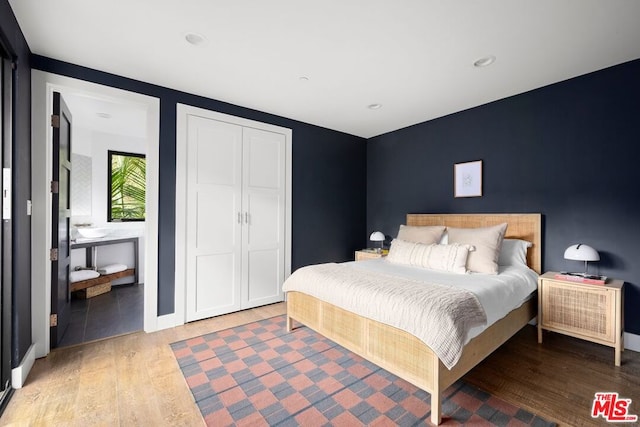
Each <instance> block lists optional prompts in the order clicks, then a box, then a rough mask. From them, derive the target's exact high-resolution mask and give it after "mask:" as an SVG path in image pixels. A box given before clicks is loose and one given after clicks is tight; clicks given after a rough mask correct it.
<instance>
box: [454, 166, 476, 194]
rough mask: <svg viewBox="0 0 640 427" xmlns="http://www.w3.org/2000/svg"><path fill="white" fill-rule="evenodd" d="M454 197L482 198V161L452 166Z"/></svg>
mask: <svg viewBox="0 0 640 427" xmlns="http://www.w3.org/2000/svg"><path fill="white" fill-rule="evenodd" d="M453 195H454V197H480V196H482V160H476V161H474V162H465V163H456V164H455V165H453Z"/></svg>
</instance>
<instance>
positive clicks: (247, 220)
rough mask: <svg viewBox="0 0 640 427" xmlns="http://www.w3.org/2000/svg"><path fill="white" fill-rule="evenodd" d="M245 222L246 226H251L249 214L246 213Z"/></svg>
mask: <svg viewBox="0 0 640 427" xmlns="http://www.w3.org/2000/svg"><path fill="white" fill-rule="evenodd" d="M244 222H245V224H247V225H249V212H245V213H244Z"/></svg>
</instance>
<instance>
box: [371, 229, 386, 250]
mask: <svg viewBox="0 0 640 427" xmlns="http://www.w3.org/2000/svg"><path fill="white" fill-rule="evenodd" d="M369 240H371V241H372V242H380V247H379V248H376V251H377V252H378V253H382V247H383V246H384V233H382V232H381V231H374V232H373V233H371V236H369Z"/></svg>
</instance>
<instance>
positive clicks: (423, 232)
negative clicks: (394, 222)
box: [398, 224, 445, 245]
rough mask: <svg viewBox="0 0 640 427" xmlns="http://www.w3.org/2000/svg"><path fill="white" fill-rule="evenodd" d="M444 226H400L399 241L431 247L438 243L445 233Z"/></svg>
mask: <svg viewBox="0 0 640 427" xmlns="http://www.w3.org/2000/svg"><path fill="white" fill-rule="evenodd" d="M444 229H445V226H444V225H404V224H401V225H400V229H399V230H398V239H400V240H404V241H405V242H415V243H422V244H425V245H430V244H432V243H438V242H439V241H440V238H441V237H442V234H443V233H444Z"/></svg>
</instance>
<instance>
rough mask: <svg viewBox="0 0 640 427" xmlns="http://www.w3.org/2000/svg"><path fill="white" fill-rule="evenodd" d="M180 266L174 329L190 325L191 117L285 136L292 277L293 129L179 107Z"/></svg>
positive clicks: (287, 266) (287, 253) (287, 260)
mask: <svg viewBox="0 0 640 427" xmlns="http://www.w3.org/2000/svg"><path fill="white" fill-rule="evenodd" d="M176 115H177V117H176V121H177V122H176V240H175V245H176V251H175V257H176V264H175V272H176V274H175V301H176V303H175V313H174V315H175V323H174V324H173V325H172V326H178V325H183V324H184V323H186V315H187V310H186V304H187V301H186V293H187V288H186V282H187V280H186V278H187V271H186V266H187V263H186V247H187V244H186V236H187V221H186V219H187V212H186V203H187V117H188V116H189V115H193V116H198V117H203V118H207V119H213V120H218V121H222V122H227V123H232V124H235V125H239V126H244V127H251V128H255V129H261V130H266V131H271V132H277V133H281V134H284V135H285V139H286V141H285V210H284V215H285V231H284V233H285V238H284V280H286V279H287V278H288V277H289V276H290V275H291V214H292V203H291V198H292V191H291V181H292V173H291V171H292V167H291V164H292V145H293V142H292V140H293V131H292V130H291V129H289V128H285V127H281V126H276V125H272V124H269V123H263V122H258V121H255V120H250V119H245V118H242V117H236V116H231V115H229V114H224V113H219V112H217V111H211V110H206V109H203V108H198V107H193V106H191V105H186V104H180V103H178V104H177V105H176Z"/></svg>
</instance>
